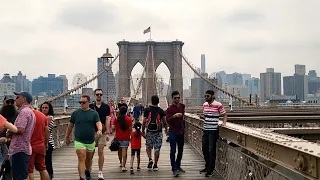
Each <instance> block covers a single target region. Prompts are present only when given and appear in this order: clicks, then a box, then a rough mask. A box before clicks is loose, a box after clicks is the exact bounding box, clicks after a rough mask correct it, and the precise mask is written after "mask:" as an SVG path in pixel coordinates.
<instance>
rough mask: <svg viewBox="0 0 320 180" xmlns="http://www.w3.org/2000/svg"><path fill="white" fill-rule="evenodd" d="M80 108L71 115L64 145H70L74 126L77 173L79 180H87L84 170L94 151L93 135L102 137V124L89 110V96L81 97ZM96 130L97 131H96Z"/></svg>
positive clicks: (96, 115)
mask: <svg viewBox="0 0 320 180" xmlns="http://www.w3.org/2000/svg"><path fill="white" fill-rule="evenodd" d="M79 104H80V106H81V108H79V109H77V110H76V111H74V112H73V113H72V114H71V118H70V122H69V124H68V129H67V132H66V144H67V145H69V144H70V134H71V132H72V129H73V127H74V126H76V127H75V131H74V137H75V138H74V140H75V141H74V147H75V148H76V152H77V155H78V171H79V176H80V180H85V179H87V180H89V179H91V178H90V177H85V170H89V169H90V168H91V165H92V156H93V151H94V149H95V134H97V136H101V135H102V124H101V122H100V119H99V114H98V113H97V112H96V111H94V110H92V109H90V108H89V104H90V96H89V95H82V96H81V99H80V101H79ZM96 129H97V131H96Z"/></svg>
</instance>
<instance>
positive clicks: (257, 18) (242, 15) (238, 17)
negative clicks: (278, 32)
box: [225, 9, 265, 24]
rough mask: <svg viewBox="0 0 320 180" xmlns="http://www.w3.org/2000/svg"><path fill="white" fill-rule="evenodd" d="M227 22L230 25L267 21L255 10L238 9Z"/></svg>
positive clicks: (228, 17)
mask: <svg viewBox="0 0 320 180" xmlns="http://www.w3.org/2000/svg"><path fill="white" fill-rule="evenodd" d="M225 20H226V21H227V22H229V23H232V24H233V23H237V24H241V23H254V24H256V23H260V22H262V21H265V15H263V14H262V13H260V12H258V11H255V10H249V9H238V10H235V11H234V12H232V13H231V14H229V15H228V16H227V17H226V18H225Z"/></svg>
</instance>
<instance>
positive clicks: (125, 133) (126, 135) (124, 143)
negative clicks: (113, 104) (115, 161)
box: [112, 106, 132, 172]
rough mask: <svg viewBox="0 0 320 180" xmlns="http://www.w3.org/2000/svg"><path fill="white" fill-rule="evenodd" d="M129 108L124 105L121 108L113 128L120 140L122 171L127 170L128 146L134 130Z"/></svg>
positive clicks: (119, 152) (119, 153)
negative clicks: (128, 112) (128, 113)
mask: <svg viewBox="0 0 320 180" xmlns="http://www.w3.org/2000/svg"><path fill="white" fill-rule="evenodd" d="M127 111H128V108H127V107H125V106H122V107H121V108H120V115H119V116H118V117H117V120H116V121H114V123H113V125H112V128H113V130H115V131H116V133H115V138H116V139H117V141H118V142H119V144H120V145H119V146H120V148H119V151H118V156H119V161H120V164H121V165H120V167H122V171H123V172H125V171H127V169H126V162H127V152H128V146H129V142H130V135H131V130H132V120H131V118H130V117H129V116H127V115H126V114H127Z"/></svg>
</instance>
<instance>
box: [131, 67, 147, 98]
mask: <svg viewBox="0 0 320 180" xmlns="http://www.w3.org/2000/svg"><path fill="white" fill-rule="evenodd" d="M143 69H144V67H143V66H142V64H141V62H140V61H138V62H136V64H135V65H134V66H133V68H132V69H131V71H129V72H130V92H131V96H132V95H133V94H134V93H135V91H136V89H137V88H138V83H139V81H140V78H141V74H142V72H143ZM144 76H145V75H144ZM141 94H142V88H141V87H140V91H139V92H138V94H137V98H141Z"/></svg>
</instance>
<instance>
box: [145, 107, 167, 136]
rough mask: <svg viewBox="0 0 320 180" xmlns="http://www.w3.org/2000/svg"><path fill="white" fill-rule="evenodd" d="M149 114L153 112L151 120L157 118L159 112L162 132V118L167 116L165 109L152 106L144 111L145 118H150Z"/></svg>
mask: <svg viewBox="0 0 320 180" xmlns="http://www.w3.org/2000/svg"><path fill="white" fill-rule="evenodd" d="M149 112H151V119H154V118H156V116H157V115H158V112H159V115H160V119H161V129H160V130H159V131H158V132H162V118H163V117H164V116H166V114H165V113H164V111H163V109H161V108H160V107H158V106H150V107H148V108H146V109H145V110H144V113H143V117H145V118H148V116H149ZM146 128H147V132H149V131H148V127H147V126H146Z"/></svg>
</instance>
